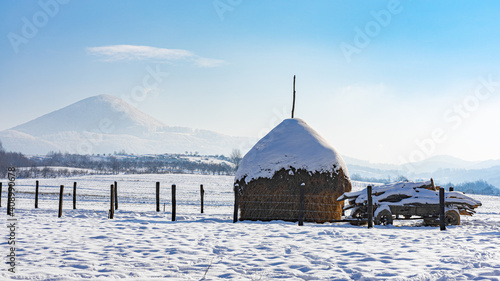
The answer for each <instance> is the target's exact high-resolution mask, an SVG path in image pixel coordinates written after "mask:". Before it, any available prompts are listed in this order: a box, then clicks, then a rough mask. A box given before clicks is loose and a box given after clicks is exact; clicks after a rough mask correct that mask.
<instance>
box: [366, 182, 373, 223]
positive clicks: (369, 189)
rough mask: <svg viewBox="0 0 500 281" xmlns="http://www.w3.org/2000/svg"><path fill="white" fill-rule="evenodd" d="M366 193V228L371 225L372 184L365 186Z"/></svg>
mask: <svg viewBox="0 0 500 281" xmlns="http://www.w3.org/2000/svg"><path fill="white" fill-rule="evenodd" d="M366 193H367V195H368V208H367V211H366V212H367V214H368V228H372V227H373V198H372V186H371V185H369V186H367V187H366Z"/></svg>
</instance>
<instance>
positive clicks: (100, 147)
mask: <svg viewBox="0 0 500 281" xmlns="http://www.w3.org/2000/svg"><path fill="white" fill-rule="evenodd" d="M0 140H1V141H2V143H3V146H4V148H5V149H6V150H8V151H17V152H22V153H25V154H46V153H48V152H50V151H61V152H68V153H78V154H94V153H95V154H97V153H113V152H115V151H126V152H128V153H135V154H161V153H165V152H169V153H184V152H185V151H193V152H194V151H197V152H199V153H200V154H229V153H230V152H231V150H232V149H234V148H240V149H242V148H244V149H249V148H250V147H248V146H249V145H248V144H251V143H253V142H255V141H256V140H252V139H251V138H247V137H233V136H227V135H223V134H219V133H216V132H212V131H208V130H198V129H191V128H186V127H175V126H167V125H166V124H164V123H162V122H161V121H158V120H156V119H154V118H152V117H151V116H148V115H147V114H145V113H143V112H141V111H139V110H138V109H136V108H135V107H132V106H131V105H129V104H128V103H126V102H124V101H123V100H121V99H119V98H117V97H114V96H109V95H100V96H94V97H90V98H87V99H84V100H81V101H79V102H76V103H74V104H71V105H69V106H66V107H64V108H62V109H59V110H56V111H54V112H51V113H48V114H45V115H43V116H41V117H39V118H36V119H34V120H32V121H29V122H27V123H24V124H21V125H19V126H16V127H14V128H11V129H9V130H5V131H2V132H0ZM245 145H246V146H247V147H245Z"/></svg>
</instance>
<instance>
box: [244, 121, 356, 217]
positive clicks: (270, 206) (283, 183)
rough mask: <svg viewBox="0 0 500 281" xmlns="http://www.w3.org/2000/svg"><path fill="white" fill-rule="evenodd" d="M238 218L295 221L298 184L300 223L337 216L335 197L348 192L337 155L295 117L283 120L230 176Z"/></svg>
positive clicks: (339, 211)
mask: <svg viewBox="0 0 500 281" xmlns="http://www.w3.org/2000/svg"><path fill="white" fill-rule="evenodd" d="M235 183H236V184H238V186H239V190H238V192H239V198H240V200H239V201H240V204H239V206H240V217H239V219H240V220H262V221H269V220H285V221H297V220H298V216H299V211H298V210H299V194H300V188H301V185H302V184H304V187H302V188H304V192H305V200H304V202H305V206H304V210H305V211H304V221H309V222H328V221H333V220H338V219H340V218H341V216H342V208H343V202H337V200H336V199H337V198H338V197H339V196H340V195H342V194H343V193H344V192H348V191H351V181H350V179H349V174H348V172H347V167H346V165H345V163H344V160H343V159H342V157H341V156H340V154H339V153H338V152H337V151H336V150H335V149H334V148H333V147H331V146H330V145H329V144H328V143H327V141H326V140H325V139H323V138H322V137H321V136H320V135H319V134H318V133H317V132H316V131H315V130H313V129H312V128H311V127H309V125H307V123H306V122H304V121H303V120H301V119H297V118H295V119H286V120H284V121H283V122H281V123H280V124H279V125H278V126H277V127H276V128H274V129H273V130H272V131H271V132H269V133H268V134H267V135H266V136H265V137H264V138H262V139H261V140H260V141H259V142H258V143H257V144H256V145H255V146H254V147H253V148H252V149H251V150H250V151H249V152H248V153H247V154H246V155H245V156H244V157H243V159H242V161H241V162H240V166H239V168H238V171H237V172H236V176H235Z"/></svg>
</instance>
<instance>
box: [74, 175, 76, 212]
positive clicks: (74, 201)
mask: <svg viewBox="0 0 500 281" xmlns="http://www.w3.org/2000/svg"><path fill="white" fill-rule="evenodd" d="M73 210H76V181H75V182H73Z"/></svg>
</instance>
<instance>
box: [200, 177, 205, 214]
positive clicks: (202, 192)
mask: <svg viewBox="0 0 500 281" xmlns="http://www.w3.org/2000/svg"><path fill="white" fill-rule="evenodd" d="M204 195H205V190H204V189H203V184H200V196H201V213H202V214H203V196H204Z"/></svg>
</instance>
